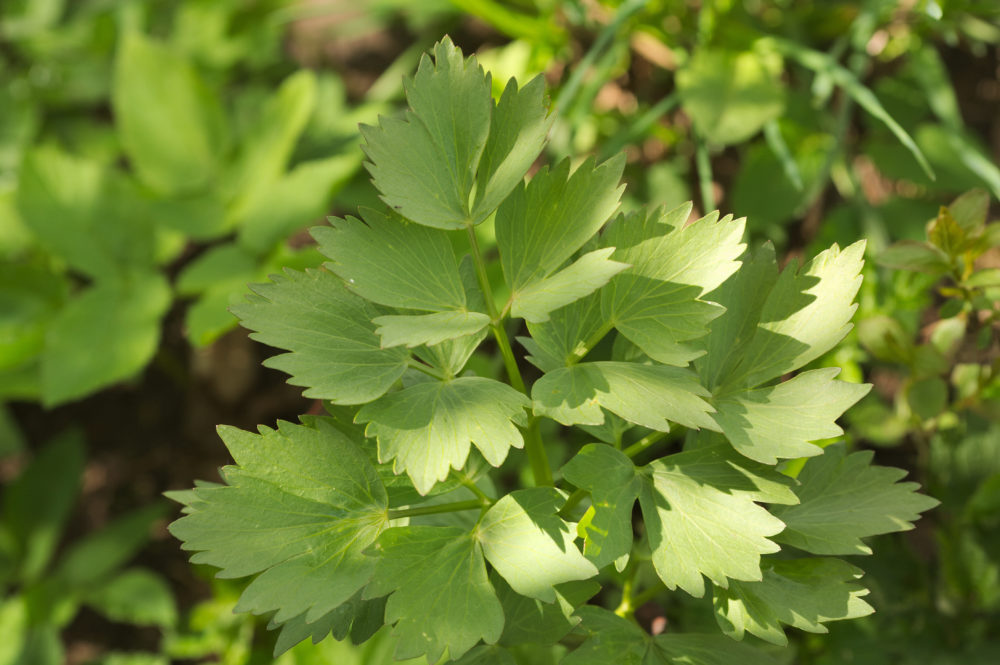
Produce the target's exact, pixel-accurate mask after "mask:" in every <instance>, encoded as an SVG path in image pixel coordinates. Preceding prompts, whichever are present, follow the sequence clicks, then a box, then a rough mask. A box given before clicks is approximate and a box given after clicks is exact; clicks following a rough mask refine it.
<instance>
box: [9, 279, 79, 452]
mask: <svg viewBox="0 0 1000 665" xmlns="http://www.w3.org/2000/svg"><path fill="white" fill-rule="evenodd" d="M69 287H70V284H69V280H68V279H67V278H66V277H64V276H63V275H60V274H56V273H53V272H51V271H50V270H49V269H48V268H47V267H41V266H35V265H33V264H28V263H14V262H8V263H4V264H0V371H8V370H11V369H15V368H18V367H23V366H24V365H25V364H26V363H29V362H31V361H32V360H33V359H35V358H37V357H38V355H39V354H40V353H41V352H42V348H43V346H44V344H45V330H46V328H47V327H48V325H49V322H50V321H51V320H52V319H53V318H54V317H55V316H56V314H57V313H58V312H59V309H60V308H61V307H62V304H63V302H64V301H65V300H66V296H67V294H68V291H69ZM0 442H2V443H0V450H2V449H3V448H4V446H3V443H6V442H5V441H4V440H3V437H2V436H0Z"/></svg>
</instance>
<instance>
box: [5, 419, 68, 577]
mask: <svg viewBox="0 0 1000 665" xmlns="http://www.w3.org/2000/svg"><path fill="white" fill-rule="evenodd" d="M83 463H84V449H83V439H82V437H81V436H80V435H79V433H77V432H73V431H71V432H67V433H66V434H63V435H61V436H59V437H58V438H56V439H54V440H52V441H51V442H50V443H48V444H46V445H45V447H44V448H42V449H41V451H40V452H39V453H38V456H37V457H35V459H34V460H33V461H32V462H31V463H30V464H29V465H28V467H27V468H26V469H25V470H24V471H23V472H22V473H21V475H19V476H18V477H17V478H16V479H14V480H13V481H11V482H10V483H9V484H8V485H7V487H6V488H5V490H4V492H3V525H4V530H5V531H7V532H8V533H9V534H10V536H11V537H12V538H13V542H14V544H15V545H16V547H17V550H16V551H17V554H16V557H17V560H18V561H19V563H20V573H19V577H20V578H21V579H22V580H23V581H24V582H32V581H34V580H36V579H38V577H39V576H40V575H41V574H42V573H43V572H44V570H45V568H46V566H47V565H48V563H49V561H50V560H51V558H52V554H53V552H55V548H56V545H58V544H59V538H60V537H61V536H62V530H63V526H64V525H65V523H66V519H67V518H68V517H69V513H70V510H71V509H72V508H73V503H74V501H75V500H76V496H77V493H78V492H79V491H80V480H81V475H82V474H83Z"/></svg>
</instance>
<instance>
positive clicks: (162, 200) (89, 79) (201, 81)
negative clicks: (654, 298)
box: [0, 0, 1000, 665]
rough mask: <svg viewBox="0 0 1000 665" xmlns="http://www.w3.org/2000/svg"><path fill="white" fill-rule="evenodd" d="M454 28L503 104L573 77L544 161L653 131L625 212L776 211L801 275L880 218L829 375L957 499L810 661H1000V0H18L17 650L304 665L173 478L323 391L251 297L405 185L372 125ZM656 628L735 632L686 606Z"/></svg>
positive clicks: (7, 577) (872, 425) (756, 225)
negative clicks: (215, 546)
mask: <svg viewBox="0 0 1000 665" xmlns="http://www.w3.org/2000/svg"><path fill="white" fill-rule="evenodd" d="M444 34H450V35H451V36H452V38H453V39H454V40H455V41H456V43H457V44H458V45H459V46H461V47H462V48H463V49H464V50H465V51H466V52H477V53H478V54H479V57H480V60H481V62H482V63H483V64H484V65H485V66H486V67H487V68H489V69H490V70H491V71H492V72H493V78H494V84H495V92H496V93H497V94H499V92H500V90H501V89H502V85H503V83H504V82H505V81H506V80H507V79H508V78H510V77H512V76H513V77H517V78H518V80H519V81H521V82H526V81H527V80H528V79H529V78H530V77H532V76H535V75H542V76H544V77H545V79H546V81H547V83H548V84H549V87H550V95H551V99H552V103H553V113H554V114H555V115H556V120H555V123H554V125H553V129H552V131H551V134H550V139H551V140H550V144H549V146H548V148H547V152H546V155H545V159H547V160H555V159H558V158H561V157H563V156H570V157H573V158H576V159H582V158H584V157H585V156H587V155H591V154H597V155H598V156H600V157H602V158H603V157H608V156H610V155H612V154H615V153H617V152H618V151H621V150H624V151H625V152H626V154H627V156H628V166H627V168H626V179H627V180H628V183H629V189H628V195H627V196H628V198H627V200H626V203H625V205H626V207H636V206H640V205H646V204H652V205H659V204H666V205H667V206H671V207H672V206H674V205H677V204H679V203H682V202H684V201H687V200H689V199H693V200H694V201H695V206H696V211H695V214H698V212H699V211H704V210H711V209H713V208H716V207H718V208H721V209H722V211H723V212H724V213H726V212H733V213H736V214H737V215H746V216H747V217H748V225H749V229H750V233H751V236H752V238H753V240H754V242H763V241H769V242H771V243H773V244H774V245H775V246H776V248H777V249H778V251H779V255H781V256H784V257H785V260H786V261H794V260H798V259H800V258H802V257H806V256H811V255H812V254H814V253H815V252H816V250H817V248H819V247H825V246H827V245H829V244H830V243H831V242H839V243H841V244H848V243H850V242H852V241H853V240H855V239H857V238H859V237H864V238H867V240H868V248H867V252H868V258H869V260H868V262H867V266H866V269H865V278H866V279H865V283H864V286H863V287H862V292H861V295H860V296H859V309H858V315H857V318H856V321H857V327H856V329H855V332H853V333H852V334H851V335H850V336H849V337H848V339H846V340H845V341H844V343H843V344H842V345H841V346H840V347H839V348H838V349H837V350H836V351H835V352H833V353H831V354H830V355H829V356H828V357H826V358H823V359H821V360H820V361H817V363H818V364H823V365H836V366H840V367H843V368H844V373H845V376H846V377H848V378H849V379H850V380H853V381H867V382H871V383H873V384H874V385H875V390H873V391H872V393H871V394H870V395H869V397H867V398H866V399H865V400H864V401H863V402H862V403H861V404H859V405H858V407H856V408H855V409H854V410H852V411H851V412H849V413H848V414H847V417H846V422H845V428H846V429H847V430H848V432H847V438H848V440H849V443H850V445H852V446H858V447H873V448H875V449H876V452H877V455H878V456H879V458H880V461H881V462H883V463H888V464H893V465H896V466H900V467H903V468H906V469H908V470H909V471H910V472H911V473H912V474H913V475H914V476H915V478H916V479H917V480H919V481H920V482H921V483H922V484H924V486H925V487H926V489H927V491H928V492H929V493H930V494H932V495H933V496H935V497H937V498H938V499H940V500H941V501H942V505H941V507H940V508H939V509H938V510H936V511H934V512H933V513H931V514H930V515H929V516H927V517H925V518H924V519H923V520H921V522H919V523H918V526H917V529H916V530H914V531H912V532H910V533H908V534H903V535H901V536H894V537H887V538H883V539H881V540H880V541H879V542H878V543H876V544H874V549H875V551H876V553H877V554H876V555H875V556H874V557H871V558H870V559H867V560H865V561H864V562H861V563H862V566H863V567H864V568H865V570H866V572H867V576H866V578H865V581H866V582H867V583H868V585H870V586H871V587H872V589H873V593H872V597H871V600H872V604H873V605H875V606H876V607H877V608H878V612H877V613H876V614H875V615H873V616H872V617H868V618H866V619H863V620H856V621H851V622H845V623H844V624H837V625H834V626H833V627H832V628H831V634H830V635H823V636H814V635H809V636H805V637H803V638H802V639H800V640H799V641H798V642H797V643H794V644H793V645H792V646H791V647H790V648H789V649H788V650H786V651H785V652H783V654H782V657H783V658H784V659H785V661H786V662H788V663H793V662H794V663H823V664H826V663H841V662H851V663H872V664H875V663H890V662H891V663H953V662H954V663H963V665H969V664H975V663H996V662H1000V637H998V636H1000V379H998V376H1000V333H998V330H1000V305H998V302H1000V231H998V226H997V223H996V222H992V221H991V220H993V219H994V217H993V216H992V215H991V213H995V212H996V210H997V203H996V202H997V199H998V198H1000V169H998V167H997V163H998V156H1000V5H998V3H997V2H996V1H995V0H899V1H889V0H854V1H851V0H836V1H826V0H814V1H804V2H803V1H793V0H622V1H617V0H421V1H420V2H412V1H408V0H73V1H71V0H5V2H3V3H2V5H0V478H2V479H3V482H4V490H3V512H2V515H0V585H2V586H3V588H4V594H5V595H4V596H3V599H2V600H0V635H3V636H5V637H6V636H11V635H12V636H14V638H13V639H5V640H3V641H2V643H0V665H2V664H6V663H54V664H55V663H63V662H68V663H74V664H76V663H117V664H126V663H165V662H170V661H172V660H182V661H183V660H188V661H189V662H190V661H197V660H199V659H204V658H215V659H218V660H219V661H220V662H224V663H230V664H234V665H235V664H242V663H269V662H272V659H271V657H270V652H271V647H272V643H271V642H269V640H273V636H270V635H268V634H267V633H266V631H265V630H264V626H265V623H262V622H260V621H255V620H254V619H252V618H249V617H246V616H242V615H240V616H235V615H233V614H232V613H231V609H232V607H233V605H234V603H235V599H236V597H237V596H238V589H239V586H238V583H235V582H223V581H218V580H212V579H211V571H206V570H195V569H192V568H191V567H190V566H188V564H187V563H186V562H185V560H184V558H183V555H182V553H181V552H180V551H179V550H178V548H177V546H176V544H175V543H173V542H172V541H170V540H169V538H168V537H167V535H166V532H165V529H164V524H165V519H164V518H163V515H164V514H165V510H166V508H165V507H164V506H163V504H162V503H160V499H159V498H158V497H159V494H160V493H162V492H163V491H164V490H170V489H175V488H178V487H189V486H190V485H191V482H192V480H193V479H194V478H197V477H214V474H215V467H218V466H220V465H221V464H224V463H225V462H226V460H225V458H224V457H223V451H222V447H221V446H220V445H218V442H217V440H216V439H215V437H214V433H213V429H212V428H213V426H214V425H215V424H217V423H228V424H236V425H239V426H242V427H246V428H249V427H253V426H255V425H256V424H257V423H269V422H272V421H273V420H274V419H275V418H277V417H283V418H288V419H294V418H295V417H296V416H297V415H298V414H299V413H303V412H305V411H306V410H308V409H309V408H311V407H312V406H314V405H311V404H309V403H308V402H306V401H304V400H303V399H302V398H301V397H300V396H299V394H298V392H297V391H295V390H294V389H289V388H288V387H287V386H285V385H284V384H283V383H282V381H283V379H282V378H281V377H280V376H279V375H278V374H277V373H272V372H270V371H267V370H262V369H259V368H258V363H259V360H260V359H261V354H260V353H259V352H258V350H257V349H256V347H255V346H254V345H253V344H252V343H250V342H249V341H248V340H247V337H246V335H245V334H244V333H242V332H241V331H238V330H234V328H235V323H236V322H235V318H234V317H232V315H231V314H229V312H228V310H227V308H228V306H229V305H230V304H232V303H234V302H238V301H239V300H241V299H242V298H243V294H244V293H245V291H246V284H247V283H248V282H254V281H260V280H262V279H263V278H264V277H265V276H266V275H267V274H269V273H273V272H276V271H278V270H279V269H280V268H281V267H282V266H294V267H304V266H313V265H318V264H319V262H320V260H319V258H318V255H317V254H316V252H315V251H314V250H313V249H312V247H311V244H310V241H309V239H308V236H307V235H305V234H304V233H303V229H305V228H307V227H308V226H310V225H312V224H315V223H317V222H321V221H322V219H323V218H324V216H325V215H327V214H342V213H345V212H349V211H353V210H354V209H355V208H356V207H357V206H358V205H359V204H364V203H366V202H368V201H371V200H372V199H373V198H374V197H375V192H374V191H372V189H371V187H370V185H369V184H368V181H367V178H366V174H365V173H364V169H363V168H362V158H363V155H362V153H361V150H360V148H359V143H358V139H357V129H356V128H357V124H358V123H372V122H374V121H375V120H376V118H377V117H378V115H379V114H385V115H388V114H392V113H394V112H396V110H397V108H398V107H399V104H400V101H401V96H402V77H403V75H404V74H406V73H408V72H411V71H412V70H413V69H414V68H415V66H416V63H417V60H418V57H419V54H420V53H421V52H422V51H423V50H425V49H426V48H427V47H428V46H429V45H431V44H432V43H434V42H435V41H436V40H438V39H439V38H440V37H441V36H442V35H444ZM970 190H972V191H971V193H969V194H965V195H964V196H962V197H961V198H957V197H959V196H960V195H962V194H963V193H965V192H969V191H970ZM956 198H957V201H956ZM481 233H482V235H483V237H482V238H481V240H482V242H483V243H484V244H486V245H487V246H489V243H490V241H491V238H490V233H491V232H490V228H489V224H488V223H487V224H484V225H483V227H482V230H481ZM473 366H474V367H475V369H476V371H477V372H479V373H481V374H489V373H492V372H495V371H497V369H498V368H496V367H493V366H491V365H490V361H489V360H488V359H486V358H485V357H484V358H477V359H474V360H473ZM4 404H5V406H3V405H4ZM85 443H86V446H87V447H88V448H89V451H90V452H89V453H87V454H85V453H84V444H85ZM174 498H183V497H177V496H175V497H174ZM137 553H138V555H137ZM638 616H640V617H641V618H642V620H643V621H645V622H646V623H647V624H655V623H656V622H657V621H660V620H662V619H666V625H667V626H668V630H669V629H690V628H696V627H697V626H698V625H701V624H702V623H703V622H709V623H711V622H714V619H713V618H712V613H711V607H708V606H705V603H703V602H701V601H695V600H692V599H687V598H686V597H684V596H683V594H676V597H675V596H673V595H672V596H669V597H667V598H665V599H660V600H659V601H658V602H653V603H650V604H649V605H648V606H647V607H645V608H643V610H642V611H640V612H639V613H638ZM391 648H392V644H391V638H390V637H389V636H388V635H385V634H381V633H380V634H379V635H377V636H376V637H375V638H373V639H372V641H370V642H369V643H366V644H365V645H364V646H363V647H360V648H353V647H350V646H347V645H344V644H340V643H337V642H335V641H333V640H326V641H325V642H323V643H321V644H320V645H319V646H318V647H315V648H314V647H311V646H310V645H308V644H304V645H300V646H299V647H297V648H296V649H294V650H292V651H291V652H289V653H287V654H286V655H284V656H282V658H281V660H280V661H279V662H281V663H289V664H291V663H321V662H322V663H330V662H336V663H355V662H356V663H365V664H366V665H372V664H374V665H378V664H379V663H382V662H386V663H388V662H390V661H391ZM556 651H558V648H557V650H556ZM518 657H519V659H521V661H522V662H524V663H532V664H534V663H538V664H541V663H554V662H555V660H556V658H557V654H556V653H554V652H553V653H550V652H548V651H546V652H545V653H541V652H530V651H526V652H525V653H522V654H519V655H518Z"/></svg>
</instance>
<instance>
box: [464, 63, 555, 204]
mask: <svg viewBox="0 0 1000 665" xmlns="http://www.w3.org/2000/svg"><path fill="white" fill-rule="evenodd" d="M553 120H554V117H553V116H547V114H546V107H545V80H544V79H543V78H542V77H541V76H536V77H535V78H533V79H532V80H531V81H529V82H528V84H527V85H524V86H522V87H521V88H520V89H518V87H517V81H516V80H515V79H513V78H512V79H510V80H509V81H508V82H507V86H506V87H505V88H504V91H503V94H502V95H501V96H500V100H499V101H498V102H497V103H496V106H495V107H494V108H493V120H492V123H491V125H490V135H489V138H488V139H487V141H486V146H485V148H483V154H482V157H481V159H480V160H479V170H478V171H477V173H476V200H475V203H474V204H473V206H472V219H473V221H474V222H475V223H477V224H478V223H479V222H480V221H482V220H484V219H486V218H487V217H488V216H489V215H490V213H492V212H493V211H494V210H496V208H497V206H499V205H500V203H501V202H502V201H503V200H504V199H505V198H507V195H508V194H510V192H511V190H512V189H514V187H515V185H517V184H518V183H519V182H521V180H522V179H523V178H524V175H525V173H527V172H528V169H529V168H530V167H531V165H532V163H534V161H535V159H536V158H537V157H538V154H539V153H540V152H541V151H542V147H543V146H544V145H545V135H546V134H547V133H548V131H549V127H551V126H552V121H553Z"/></svg>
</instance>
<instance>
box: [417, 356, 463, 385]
mask: <svg viewBox="0 0 1000 665" xmlns="http://www.w3.org/2000/svg"><path fill="white" fill-rule="evenodd" d="M407 365H408V366H409V367H412V368H413V369H415V370H417V371H418V372H423V373H424V374H426V375H427V376H433V377H434V378H435V379H437V380H439V381H447V380H448V379H450V378H452V377H450V376H445V374H444V373H443V372H440V371H438V370H437V369H435V368H434V367H431V366H430V365H428V364H426V363H422V362H420V361H419V360H415V359H413V358H410V360H409V361H408V362H407Z"/></svg>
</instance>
